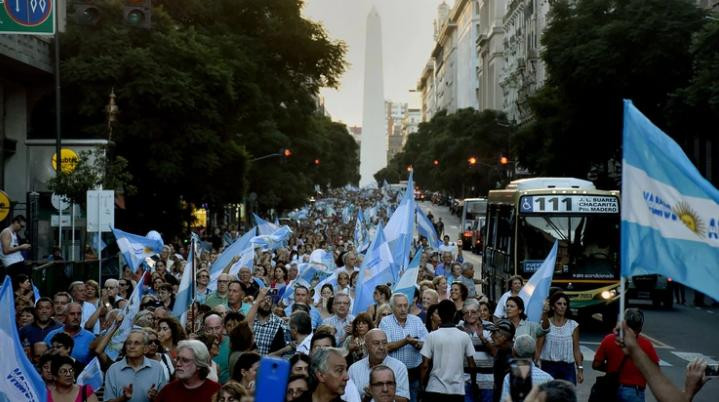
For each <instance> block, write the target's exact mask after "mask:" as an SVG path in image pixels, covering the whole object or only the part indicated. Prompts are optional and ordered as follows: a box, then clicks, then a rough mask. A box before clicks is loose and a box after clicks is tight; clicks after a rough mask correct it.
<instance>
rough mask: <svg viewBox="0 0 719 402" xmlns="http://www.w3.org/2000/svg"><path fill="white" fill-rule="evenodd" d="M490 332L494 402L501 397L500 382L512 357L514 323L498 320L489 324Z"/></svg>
mask: <svg viewBox="0 0 719 402" xmlns="http://www.w3.org/2000/svg"><path fill="white" fill-rule="evenodd" d="M488 329H489V330H490V331H491V332H492V343H493V345H494V348H495V350H496V353H495V355H494V369H493V373H494V395H493V400H494V402H499V401H500V397H501V390H502V383H503V381H504V376H505V375H507V373H509V363H510V361H511V359H512V345H513V342H512V340H513V339H514V325H513V324H512V322H511V321H509V320H505V319H502V320H498V321H497V322H496V323H495V324H493V325H489V326H488Z"/></svg>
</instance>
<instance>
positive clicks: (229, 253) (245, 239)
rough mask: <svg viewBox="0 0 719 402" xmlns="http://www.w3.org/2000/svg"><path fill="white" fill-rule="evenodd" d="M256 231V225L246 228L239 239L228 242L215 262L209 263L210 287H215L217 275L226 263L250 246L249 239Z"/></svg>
mask: <svg viewBox="0 0 719 402" xmlns="http://www.w3.org/2000/svg"><path fill="white" fill-rule="evenodd" d="M256 233H257V226H254V227H253V228H252V229H250V230H248V231H247V233H245V234H243V235H242V236H241V237H240V238H239V239H237V240H235V241H234V243H232V244H230V246H229V247H227V248H225V250H224V251H223V252H222V254H220V255H219V256H218V257H217V259H216V260H215V262H213V263H212V265H210V289H215V288H216V287H217V277H218V276H220V274H221V273H222V270H223V269H225V267H226V266H227V264H229V263H230V261H232V257H234V256H236V255H241V254H242V252H243V251H245V249H247V248H248V247H250V240H252V238H253V237H255V234H256Z"/></svg>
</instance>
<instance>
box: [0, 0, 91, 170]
mask: <svg viewBox="0 0 719 402" xmlns="http://www.w3.org/2000/svg"><path fill="white" fill-rule="evenodd" d="M0 1H2V0H0ZM60 157H61V158H62V159H61V160H60V165H61V166H62V172H63V173H72V172H73V171H75V166H77V161H78V160H79V159H80V158H79V157H78V156H77V152H75V151H73V150H72V149H70V148H62V149H61V150H60ZM50 163H52V169H53V170H57V152H56V153H54V154H52V158H51V160H50Z"/></svg>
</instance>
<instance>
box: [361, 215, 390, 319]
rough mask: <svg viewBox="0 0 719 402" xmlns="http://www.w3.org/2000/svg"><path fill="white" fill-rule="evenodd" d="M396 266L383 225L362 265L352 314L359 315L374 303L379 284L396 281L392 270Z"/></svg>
mask: <svg viewBox="0 0 719 402" xmlns="http://www.w3.org/2000/svg"><path fill="white" fill-rule="evenodd" d="M394 266H395V263H394V257H393V255H392V251H391V250H390V246H389V243H388V242H387V240H386V239H385V238H384V231H383V230H382V227H379V228H378V229H377V235H376V236H375V238H374V240H373V241H372V245H371V246H370V248H369V250H368V251H367V255H366V256H365V258H364V259H363V260H362V265H360V269H359V277H358V279H357V288H356V289H355V300H354V304H353V307H352V314H354V315H357V314H359V313H361V312H363V311H365V310H367V308H368V307H369V306H370V305H371V304H372V303H373V299H372V294H373V293H374V288H375V287H376V286H377V285H381V284H387V283H394V282H395V276H394V274H393V272H392V271H393V267H394Z"/></svg>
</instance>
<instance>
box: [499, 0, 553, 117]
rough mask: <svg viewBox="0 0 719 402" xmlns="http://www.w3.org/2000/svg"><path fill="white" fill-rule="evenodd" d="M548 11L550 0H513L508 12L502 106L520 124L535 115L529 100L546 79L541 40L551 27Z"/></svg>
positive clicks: (505, 20) (500, 82)
mask: <svg viewBox="0 0 719 402" xmlns="http://www.w3.org/2000/svg"><path fill="white" fill-rule="evenodd" d="M548 12H549V0H510V1H509V2H508V4H507V11H506V13H505V15H504V43H503V44H504V63H505V64H504V68H503V70H502V73H501V76H500V79H499V86H500V87H501V91H502V97H503V102H502V108H501V109H502V110H503V111H504V112H505V113H507V118H508V119H509V120H510V121H515V122H517V123H520V124H521V123H523V122H525V121H527V120H528V119H529V118H530V117H531V115H530V110H529V105H528V103H527V102H528V100H529V97H530V96H531V95H533V94H534V93H535V92H536V91H537V89H539V88H541V87H542V85H544V81H545V79H546V67H545V65H544V62H543V61H542V59H541V58H540V53H541V51H542V46H541V43H540V40H541V37H542V33H543V32H544V30H545V28H546V27H547V13H548Z"/></svg>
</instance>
